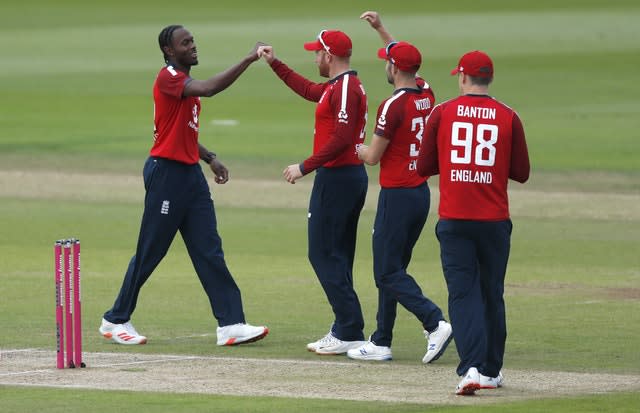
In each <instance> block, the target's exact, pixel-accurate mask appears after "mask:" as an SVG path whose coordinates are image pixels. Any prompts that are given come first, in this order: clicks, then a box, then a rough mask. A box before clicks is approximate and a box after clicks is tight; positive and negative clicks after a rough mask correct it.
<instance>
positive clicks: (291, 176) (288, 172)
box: [282, 163, 302, 184]
mask: <svg viewBox="0 0 640 413" xmlns="http://www.w3.org/2000/svg"><path fill="white" fill-rule="evenodd" d="M282 175H283V176H284V179H286V181H287V182H289V183H290V184H295V183H296V181H297V180H298V179H300V178H302V171H301V170H300V165H298V164H297V163H296V164H293V165H289V166H287V167H286V168H284V171H282Z"/></svg>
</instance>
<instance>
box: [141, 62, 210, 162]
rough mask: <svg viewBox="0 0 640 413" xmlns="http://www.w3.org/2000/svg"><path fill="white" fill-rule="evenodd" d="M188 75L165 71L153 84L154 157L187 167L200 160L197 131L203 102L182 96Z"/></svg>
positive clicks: (165, 68) (152, 152)
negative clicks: (180, 163) (173, 161)
mask: <svg viewBox="0 0 640 413" xmlns="http://www.w3.org/2000/svg"><path fill="white" fill-rule="evenodd" d="M189 79H190V77H189V75H187V74H186V73H183V72H180V71H178V70H175V69H174V68H173V67H172V66H166V67H163V68H162V69H161V70H160V73H158V77H157V78H156V81H155V83H154V84H153V102H154V110H153V112H154V114H153V117H154V122H153V141H154V142H153V146H152V147H151V151H150V154H151V156H158V157H161V158H167V159H173V160H176V161H179V162H183V163H186V164H195V163H198V161H199V160H200V156H199V152H198V128H199V115H200V98H199V97H197V96H186V97H185V96H182V92H183V91H184V87H185V84H186V82H187V81H188V80H189Z"/></svg>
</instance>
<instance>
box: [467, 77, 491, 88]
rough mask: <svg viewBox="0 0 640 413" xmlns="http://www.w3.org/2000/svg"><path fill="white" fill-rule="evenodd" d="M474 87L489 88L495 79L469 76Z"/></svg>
mask: <svg viewBox="0 0 640 413" xmlns="http://www.w3.org/2000/svg"><path fill="white" fill-rule="evenodd" d="M469 79H470V80H471V84H472V85H477V86H489V83H491V82H492V81H493V77H481V76H469Z"/></svg>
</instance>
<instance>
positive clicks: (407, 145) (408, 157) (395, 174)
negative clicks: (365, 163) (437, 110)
mask: <svg viewBox="0 0 640 413" xmlns="http://www.w3.org/2000/svg"><path fill="white" fill-rule="evenodd" d="M418 84H419V87H420V89H408V88H407V89H398V90H396V91H395V92H394V94H393V96H391V97H390V98H388V99H386V100H385V101H383V102H382V103H381V104H380V106H379V107H378V115H377V119H378V120H377V123H376V128H375V134H376V135H378V136H380V137H383V138H385V139H388V140H389V145H388V146H387V149H386V150H385V151H384V154H383V155H382V158H381V159H380V186H381V187H383V188H399V187H404V188H413V187H416V186H418V185H420V184H422V183H424V181H426V179H427V178H426V177H423V176H420V175H418V172H417V170H416V166H417V159H418V151H419V150H420V145H421V143H422V137H423V134H424V126H425V124H426V123H427V119H428V118H429V114H430V113H431V109H432V108H433V104H434V102H435V97H434V94H433V91H432V90H431V88H430V87H429V85H428V84H426V83H425V82H424V81H423V80H422V79H419V82H418Z"/></svg>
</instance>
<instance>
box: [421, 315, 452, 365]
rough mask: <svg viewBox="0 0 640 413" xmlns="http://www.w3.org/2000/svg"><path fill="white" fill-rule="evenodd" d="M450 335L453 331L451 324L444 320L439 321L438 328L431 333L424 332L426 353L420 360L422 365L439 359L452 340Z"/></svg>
mask: <svg viewBox="0 0 640 413" xmlns="http://www.w3.org/2000/svg"><path fill="white" fill-rule="evenodd" d="M452 333H453V329H452V328H451V324H449V323H447V322H446V321H444V320H440V322H439V323H438V328H436V329H435V330H433V331H432V332H431V333H429V332H428V331H427V330H424V337H425V338H426V339H427V353H426V354H425V355H424V357H423V358H422V362H423V363H424V364H427V363H431V362H433V361H436V360H438V359H439V358H440V356H441V355H442V354H443V353H444V351H445V350H446V349H447V346H448V345H449V343H450V342H451V339H452V338H453V335H452Z"/></svg>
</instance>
